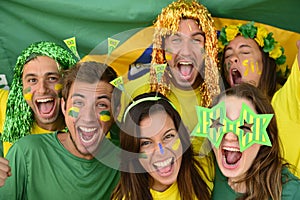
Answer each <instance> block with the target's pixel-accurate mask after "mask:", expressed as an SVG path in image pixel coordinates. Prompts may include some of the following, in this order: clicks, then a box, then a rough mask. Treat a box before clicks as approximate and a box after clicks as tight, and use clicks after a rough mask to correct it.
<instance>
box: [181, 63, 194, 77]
mask: <svg viewBox="0 0 300 200" xmlns="http://www.w3.org/2000/svg"><path fill="white" fill-rule="evenodd" d="M191 70H192V67H191V66H190V65H181V66H180V73H181V74H182V75H183V76H187V75H189V74H190V73H191Z"/></svg>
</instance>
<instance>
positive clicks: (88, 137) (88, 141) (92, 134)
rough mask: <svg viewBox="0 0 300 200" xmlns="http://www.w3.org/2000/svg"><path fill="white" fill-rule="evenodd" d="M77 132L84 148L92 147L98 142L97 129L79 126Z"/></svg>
mask: <svg viewBox="0 0 300 200" xmlns="http://www.w3.org/2000/svg"><path fill="white" fill-rule="evenodd" d="M77 130H78V133H79V138H80V140H81V142H82V144H83V145H84V146H90V145H92V144H93V143H94V142H95V141H96V140H97V137H98V134H97V128H95V127H92V128H89V127H83V126H79V127H78V128H77Z"/></svg>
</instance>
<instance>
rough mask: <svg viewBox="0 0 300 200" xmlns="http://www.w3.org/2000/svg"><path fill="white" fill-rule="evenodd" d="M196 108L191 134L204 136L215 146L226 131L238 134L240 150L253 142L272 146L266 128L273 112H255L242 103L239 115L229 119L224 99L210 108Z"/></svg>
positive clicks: (217, 146) (217, 145)
mask: <svg viewBox="0 0 300 200" xmlns="http://www.w3.org/2000/svg"><path fill="white" fill-rule="evenodd" d="M196 110H197V116H198V124H197V125H196V127H195V129H194V130H193V132H192V136H198V137H206V138H208V140H209V141H210V142H211V143H212V145H214V146H215V147H216V148H219V146H220V144H221V142H222V139H223V137H224V135H225V134H226V133H228V132H232V133H234V134H236V135H237V136H238V139H239V144H240V151H241V152H243V151H244V150H246V149H247V148H249V147H250V146H252V145H253V144H255V143H256V144H262V145H267V146H272V144H271V141H270V138H269V136H268V133H267V130H266V129H267V127H268V125H269V123H270V121H271V119H272V117H273V114H256V113H255V112H253V111H252V110H251V108H249V107H248V106H247V105H246V104H244V103H243V104H242V109H241V112H240V117H239V118H238V119H236V120H230V119H228V118H227V117H226V108H225V103H224V101H223V102H221V103H219V104H217V105H216V106H214V107H213V108H211V109H210V108H204V107H201V106H197V107H196Z"/></svg>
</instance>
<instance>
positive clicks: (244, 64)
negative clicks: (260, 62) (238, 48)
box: [242, 59, 249, 76]
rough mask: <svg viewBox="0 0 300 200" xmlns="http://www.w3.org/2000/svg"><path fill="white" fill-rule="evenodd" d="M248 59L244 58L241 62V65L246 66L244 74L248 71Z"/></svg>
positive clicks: (246, 74)
mask: <svg viewBox="0 0 300 200" xmlns="http://www.w3.org/2000/svg"><path fill="white" fill-rule="evenodd" d="M248 63H249V60H248V59H246V60H244V61H243V62H242V65H243V66H244V67H246V70H245V72H244V76H248V73H249V64H248Z"/></svg>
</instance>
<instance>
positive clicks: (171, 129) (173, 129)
mask: <svg viewBox="0 0 300 200" xmlns="http://www.w3.org/2000/svg"><path fill="white" fill-rule="evenodd" d="M170 131H176V129H175V128H170V129H168V130H167V131H166V132H164V134H163V135H166V134H167V133H169V132H170ZM140 139H150V137H140Z"/></svg>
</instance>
